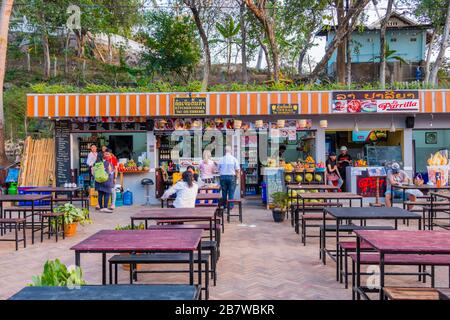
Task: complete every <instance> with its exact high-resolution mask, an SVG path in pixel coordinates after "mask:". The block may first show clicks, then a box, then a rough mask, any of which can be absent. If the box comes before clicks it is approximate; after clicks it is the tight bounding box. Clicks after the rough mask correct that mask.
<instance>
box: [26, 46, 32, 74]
mask: <svg viewBox="0 0 450 320" xmlns="http://www.w3.org/2000/svg"><path fill="white" fill-rule="evenodd" d="M25 54H26V55H27V71H28V72H31V56H30V51H29V49H28V48H27V52H26V53H25Z"/></svg>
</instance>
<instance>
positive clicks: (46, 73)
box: [41, 32, 52, 79]
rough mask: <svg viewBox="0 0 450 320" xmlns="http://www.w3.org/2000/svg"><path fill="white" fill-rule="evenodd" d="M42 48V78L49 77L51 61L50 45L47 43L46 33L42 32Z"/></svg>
mask: <svg viewBox="0 0 450 320" xmlns="http://www.w3.org/2000/svg"><path fill="white" fill-rule="evenodd" d="M41 40H42V49H43V52H44V79H49V78H50V70H51V64H52V63H51V61H50V47H49V44H48V35H47V34H46V33H45V32H44V33H43V34H42V39H41Z"/></svg>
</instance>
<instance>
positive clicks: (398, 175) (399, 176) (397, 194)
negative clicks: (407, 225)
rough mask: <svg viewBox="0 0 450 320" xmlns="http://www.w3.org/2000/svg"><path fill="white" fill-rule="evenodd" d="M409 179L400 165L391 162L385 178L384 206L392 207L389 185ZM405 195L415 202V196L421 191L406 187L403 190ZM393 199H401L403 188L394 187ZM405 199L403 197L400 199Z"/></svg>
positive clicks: (406, 181) (408, 180)
mask: <svg viewBox="0 0 450 320" xmlns="http://www.w3.org/2000/svg"><path fill="white" fill-rule="evenodd" d="M409 182H410V179H409V177H408V174H407V173H406V172H405V171H403V170H401V169H400V165H399V164H398V163H397V162H394V163H393V164H392V169H391V170H389V172H388V175H387V178H386V193H385V194H384V196H385V202H386V207H392V191H391V186H396V185H402V184H409ZM405 194H406V196H408V199H409V201H411V202H415V201H416V199H417V197H419V196H423V193H422V192H421V191H420V190H418V189H407V190H406V191H405ZM393 196H394V199H395V198H397V199H402V198H403V190H398V189H394V195H393ZM402 200H403V201H405V199H402ZM413 207H414V205H408V210H411V209H412V208H413Z"/></svg>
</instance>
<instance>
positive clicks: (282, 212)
mask: <svg viewBox="0 0 450 320" xmlns="http://www.w3.org/2000/svg"><path fill="white" fill-rule="evenodd" d="M270 196H271V198H272V204H273V209H272V215H273V220H274V221H275V222H283V221H284V218H285V216H286V209H287V206H288V200H289V197H288V194H287V193H286V192H274V193H272V194H271V195H270Z"/></svg>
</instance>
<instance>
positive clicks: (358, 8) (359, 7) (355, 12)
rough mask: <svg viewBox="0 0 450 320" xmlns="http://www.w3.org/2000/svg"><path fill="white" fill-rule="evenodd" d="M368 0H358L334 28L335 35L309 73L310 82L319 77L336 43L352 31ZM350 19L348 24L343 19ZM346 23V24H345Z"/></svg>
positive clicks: (336, 45)
mask: <svg viewBox="0 0 450 320" xmlns="http://www.w3.org/2000/svg"><path fill="white" fill-rule="evenodd" d="M369 1H370V0H359V1H358V2H357V3H356V4H355V6H353V7H352V8H351V10H350V11H349V14H348V15H347V16H346V17H345V19H344V22H343V24H342V25H340V26H339V27H338V29H337V30H336V36H335V37H334V38H333V40H332V41H331V43H330V45H329V46H328V47H327V48H326V50H325V55H324V56H323V58H322V60H320V62H319V63H318V64H317V65H316V67H315V68H314V71H313V72H312V73H311V76H310V79H309V80H310V82H315V81H316V80H317V78H318V77H319V74H320V73H321V72H322V71H323V69H324V68H325V67H326V65H327V62H328V60H330V58H331V56H332V55H333V52H334V51H335V50H336V48H337V47H338V45H339V44H340V43H341V42H342V41H343V39H344V38H345V37H346V36H347V34H348V33H349V32H352V31H353V30H354V29H355V28H356V22H357V20H358V17H359V15H360V14H361V12H362V11H363V10H364V8H365V7H366V5H367V4H368V3H369ZM350 19H351V20H352V23H351V24H350V25H349V24H348V22H346V21H345V20H350ZM346 24H347V25H346Z"/></svg>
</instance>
